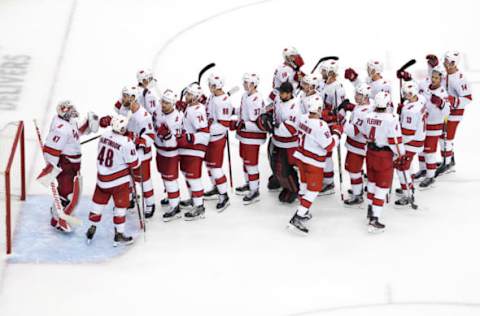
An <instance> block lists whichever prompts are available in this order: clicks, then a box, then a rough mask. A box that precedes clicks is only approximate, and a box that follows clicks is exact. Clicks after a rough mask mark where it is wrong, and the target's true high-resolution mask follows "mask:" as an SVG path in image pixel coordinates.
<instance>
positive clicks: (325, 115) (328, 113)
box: [322, 109, 337, 123]
mask: <svg viewBox="0 0 480 316" xmlns="http://www.w3.org/2000/svg"><path fill="white" fill-rule="evenodd" d="M322 120H324V121H325V122H327V123H330V122H334V121H336V120H337V116H336V115H335V114H334V113H333V111H332V110H330V109H323V110H322Z"/></svg>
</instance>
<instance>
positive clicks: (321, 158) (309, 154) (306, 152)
mask: <svg viewBox="0 0 480 316" xmlns="http://www.w3.org/2000/svg"><path fill="white" fill-rule="evenodd" d="M297 150H298V151H299V152H300V153H301V154H302V155H304V156H305V157H308V158H311V159H313V160H316V161H319V162H324V161H325V156H319V155H317V154H315V153H312V152H311V151H309V150H306V149H305V148H303V147H298V149H297Z"/></svg>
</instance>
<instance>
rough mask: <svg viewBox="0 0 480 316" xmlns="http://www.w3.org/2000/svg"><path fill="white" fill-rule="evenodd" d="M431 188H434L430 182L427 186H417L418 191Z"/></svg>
mask: <svg viewBox="0 0 480 316" xmlns="http://www.w3.org/2000/svg"><path fill="white" fill-rule="evenodd" d="M433 188H435V184H430V185H429V186H428V187H421V186H418V187H417V190H418V191H428V190H430V189H433Z"/></svg>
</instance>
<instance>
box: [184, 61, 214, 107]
mask: <svg viewBox="0 0 480 316" xmlns="http://www.w3.org/2000/svg"><path fill="white" fill-rule="evenodd" d="M213 67H215V63H210V64H208V65H206V66H205V67H203V68H202V69H201V70H200V72H199V73H198V78H197V81H194V82H192V83H198V84H200V82H201V81H202V77H203V74H204V73H206V72H207V71H208V70H210V69H212V68H213ZM192 83H191V84H192ZM186 90H187V88H186V87H185V88H183V90H182V92H181V93H180V101H183V97H184V96H185V91H186Z"/></svg>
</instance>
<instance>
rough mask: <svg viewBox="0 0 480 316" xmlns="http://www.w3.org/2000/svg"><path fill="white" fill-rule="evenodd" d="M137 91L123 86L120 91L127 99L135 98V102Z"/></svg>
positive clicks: (132, 87)
mask: <svg viewBox="0 0 480 316" xmlns="http://www.w3.org/2000/svg"><path fill="white" fill-rule="evenodd" d="M138 93H139V92H138V89H137V87H136V86H125V87H123V89H122V94H123V95H127V96H129V97H135V100H137V98H138Z"/></svg>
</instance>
